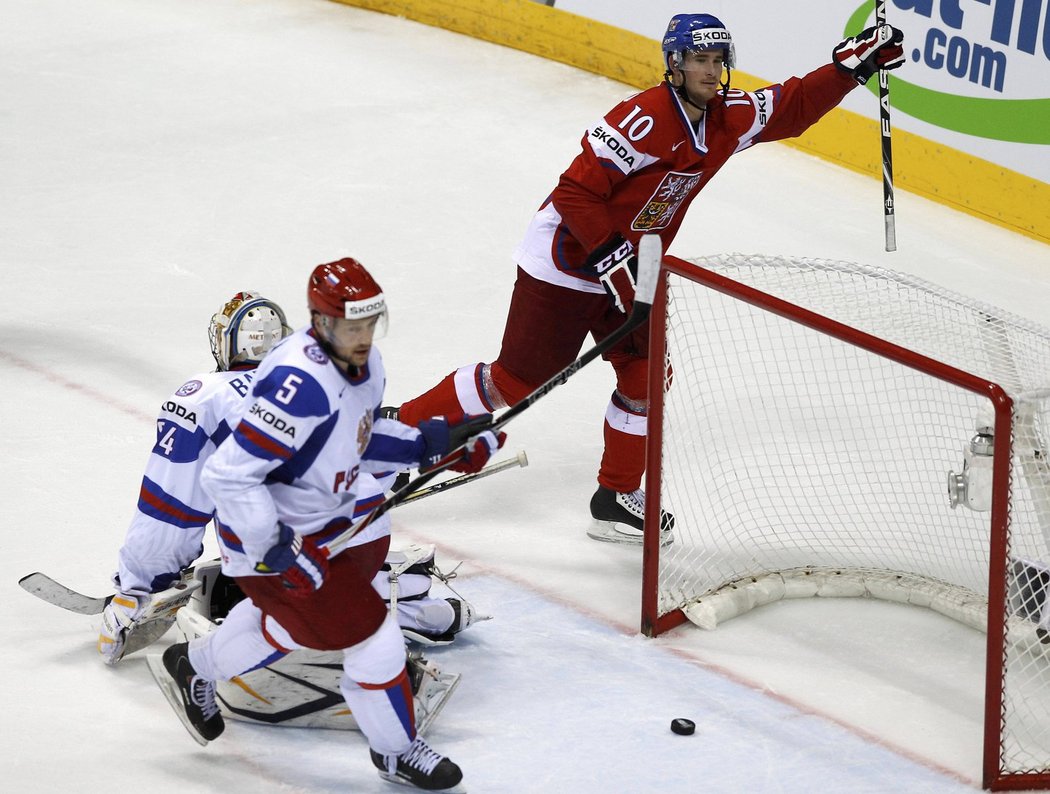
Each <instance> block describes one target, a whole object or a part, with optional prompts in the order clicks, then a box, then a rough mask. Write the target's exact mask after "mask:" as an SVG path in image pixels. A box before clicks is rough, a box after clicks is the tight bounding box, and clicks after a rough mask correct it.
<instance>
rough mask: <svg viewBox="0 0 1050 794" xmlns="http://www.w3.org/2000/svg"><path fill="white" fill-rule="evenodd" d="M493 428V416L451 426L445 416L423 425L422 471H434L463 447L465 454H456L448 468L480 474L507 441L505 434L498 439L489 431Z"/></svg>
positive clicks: (421, 424) (430, 420)
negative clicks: (451, 454)
mask: <svg viewBox="0 0 1050 794" xmlns="http://www.w3.org/2000/svg"><path fill="white" fill-rule="evenodd" d="M491 424H492V414H480V415H479V416H468V417H467V418H466V419H464V420H463V421H462V422H460V423H459V424H455V425H450V424H449V423H448V420H447V419H446V418H445V417H443V416H436V417H434V418H433V419H428V420H426V421H425V422H420V423H419V424H418V425H417V427H418V428H419V432H420V433H421V434H422V436H423V454H422V456H421V458H420V466H419V469H420V471H426V470H427V469H432V468H434V467H435V466H437V465H439V464H441V463H443V462H445V459H446V458H447V457H448V456H449V453H451V452H453V451H454V450H455V449H457V448H459V447H460V446H463V450H462V451H461V452H459V453H456V459H455V462H454V463H452V464H451V465H449V467H448V468H450V469H452V471H459V472H463V473H464V474H473V473H474V472H476V471H480V470H481V469H482V468H483V467H484V466H485V464H486V463H488V460H489V458H490V457H492V453H493V452H495V451H496V450H497V449H499V448H500V447H502V446H503V443H504V442H505V441H506V440H507V434H506V433H500V434H498V435H497V434H496V433H493V432H492V431H491V430H488V429H487V428H488V427H489V425H491ZM464 445H465V446H464Z"/></svg>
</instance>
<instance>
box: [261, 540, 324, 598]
mask: <svg viewBox="0 0 1050 794" xmlns="http://www.w3.org/2000/svg"><path fill="white" fill-rule="evenodd" d="M277 532H278V534H277V543H275V544H274V546H273V547H272V548H271V549H270V550H269V551H268V552H266V555H265V556H264V557H263V558H262V562H259V563H256V564H255V570H256V572H257V573H276V574H280V576H281V582H282V583H283V584H284V586H285V587H287V588H288V589H289V590H291V591H292V595H296V596H300V597H305V596H308V595H310V594H311V593H313V592H314V591H316V590H320V589H321V585H323V584H324V580H325V577H326V576H327V575H328V551H327V549H323V548H318V546H317V544H315V543H314V541H313V540H312V539H311V538H310V537H309V536H306V537H303V536H302V535H300V534H299V533H298V532H296V531H295V530H293V529H292V528H291V527H290V526H288V525H287V524H281V523H278V524H277Z"/></svg>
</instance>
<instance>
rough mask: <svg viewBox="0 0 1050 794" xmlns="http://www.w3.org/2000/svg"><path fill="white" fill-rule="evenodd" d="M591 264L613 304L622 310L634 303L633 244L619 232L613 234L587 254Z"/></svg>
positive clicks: (635, 259) (635, 266)
mask: <svg viewBox="0 0 1050 794" xmlns="http://www.w3.org/2000/svg"><path fill="white" fill-rule="evenodd" d="M587 267H589V268H591V269H592V270H593V271H594V273H595V275H597V276H598V280H599V281H600V282H601V283H602V286H603V287H605V291H606V292H607V293H608V295H609V297H610V298H612V301H613V303H614V304H616V308H617V309H619V310H620V311H622V312H623V313H624V314H630V313H631V307H632V306H634V284H635V280H636V278H637V276H638V257H637V256H635V253H634V246H633V245H631V243H630V242H629V241H628V240H624V239H623V237H621V236H620V235H618V234H617V235H614V236H613V237H611V238H610V239H609V240H608V241H607V242H606V243H604V244H603V245H601V246H599V247H598V248H597V249H596V250H594V251H592V252H591V255H590V256H588V257H587Z"/></svg>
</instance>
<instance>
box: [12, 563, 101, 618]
mask: <svg viewBox="0 0 1050 794" xmlns="http://www.w3.org/2000/svg"><path fill="white" fill-rule="evenodd" d="M18 586H19V587H21V588H22V589H23V590H25V591H26V592H27V593H30V594H32V595H35V596H36V597H37V598H39V599H41V600H42V601H47V603H49V604H54V605H55V606H56V607H61V608H62V609H66V610H69V611H70V612H76V613H77V614H78V615H100V614H102V610H104V609H105V608H106V604H108V603H109V600H110V599H111V598H112V597H113V596H106V597H105V598H95V597H93V596H88V595H84V594H83V593H78V592H77V591H76V590H71V589H70V588H68V587H66V586H65V585H64V584H59V583H58V582H56V581H55V580H54V579H52V578H51V577H50V576H48V575H47V574H44V573H40V572H39V571H38V572H36V573H31V574H29V575H28V576H23V577H22V578H21V579H19V580H18Z"/></svg>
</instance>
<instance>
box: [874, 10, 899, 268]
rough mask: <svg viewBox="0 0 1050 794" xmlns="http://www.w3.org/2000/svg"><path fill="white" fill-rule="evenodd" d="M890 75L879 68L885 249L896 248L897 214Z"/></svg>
mask: <svg viewBox="0 0 1050 794" xmlns="http://www.w3.org/2000/svg"><path fill="white" fill-rule="evenodd" d="M875 24H877V25H885V24H886V0H875ZM889 81H890V75H889V72H887V71H886V70H885V69H879V135H880V138H881V140H882V211H883V218H884V220H885V223H886V250H887V251H896V250H897V216H896V212H895V207H894V203H893V139H892V135H891V133H892V127H891V126H890V82H889Z"/></svg>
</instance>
